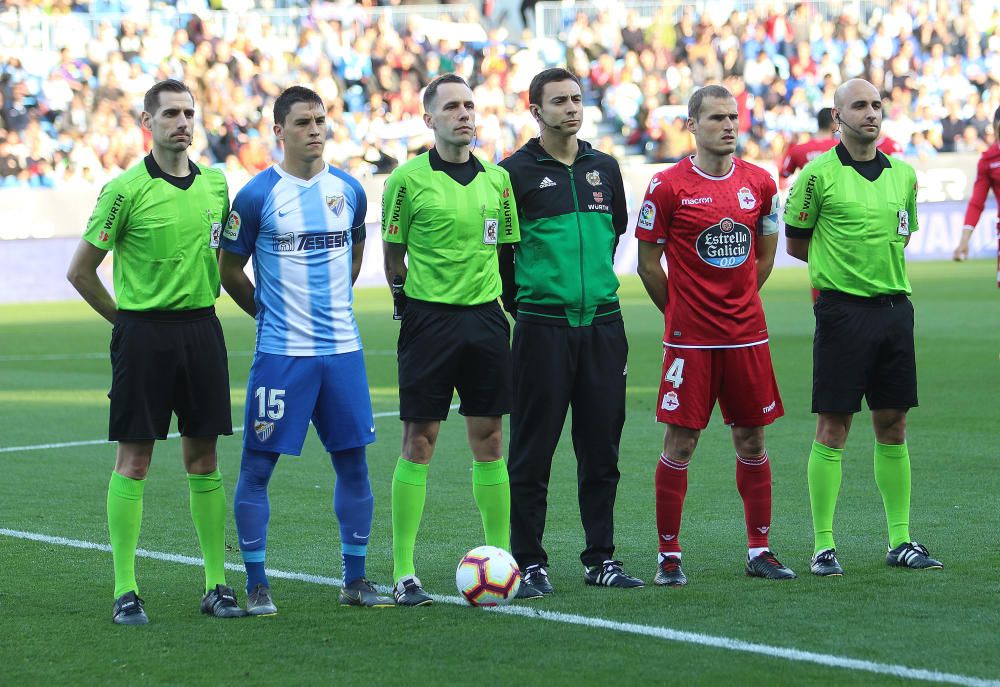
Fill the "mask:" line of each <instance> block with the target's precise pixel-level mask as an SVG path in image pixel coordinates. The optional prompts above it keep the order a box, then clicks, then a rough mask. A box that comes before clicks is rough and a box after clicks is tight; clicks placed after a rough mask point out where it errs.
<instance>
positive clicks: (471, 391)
mask: <svg viewBox="0 0 1000 687" xmlns="http://www.w3.org/2000/svg"><path fill="white" fill-rule="evenodd" d="M397 350H398V357H399V417H400V419H401V420H412V421H431V420H445V419H447V417H448V407H449V405H450V404H451V399H452V394H453V393H454V391H455V390H456V389H457V390H458V396H459V399H461V405H460V406H459V408H458V412H459V413H460V414H461V415H467V416H471V417H493V416H497V415H506V414H507V413H509V412H510V406H511V384H512V381H511V363H510V324H509V323H508V322H507V316H506V315H504V313H503V311H502V310H501V309H500V305H499V304H498V303H497V302H496V301H491V302H489V303H484V304H482V305H474V306H458V305H446V304H442V303H428V302H426V301H418V300H414V299H409V300H408V301H407V304H406V310H405V312H404V313H403V320H402V322H401V324H400V328H399V344H398V348H397Z"/></svg>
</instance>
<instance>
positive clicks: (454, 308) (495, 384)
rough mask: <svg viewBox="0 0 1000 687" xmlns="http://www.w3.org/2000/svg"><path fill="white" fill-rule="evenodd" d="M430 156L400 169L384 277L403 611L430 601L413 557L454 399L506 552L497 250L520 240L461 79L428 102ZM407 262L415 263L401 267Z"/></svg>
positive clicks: (505, 345) (396, 554)
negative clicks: (392, 326)
mask: <svg viewBox="0 0 1000 687" xmlns="http://www.w3.org/2000/svg"><path fill="white" fill-rule="evenodd" d="M423 105H424V123H425V124H426V125H427V127H428V128H429V129H431V131H433V132H434V147H433V148H431V149H430V150H429V151H428V152H426V153H423V154H422V155H418V156H417V157H415V158H413V159H412V160H410V161H408V162H407V163H406V164H404V165H402V166H400V167H398V168H397V169H396V170H395V171H394V172H393V173H392V175H391V176H390V177H389V179H388V181H387V182H386V185H385V191H384V193H383V195H382V198H383V200H382V240H383V242H384V247H385V276H386V279H387V280H388V281H389V284H390V286H392V288H393V290H394V293H396V294H397V307H400V306H402V299H403V298H405V308H403V312H402V322H401V324H400V329H399V343H398V358H399V417H400V419H401V420H402V421H403V447H402V455H401V456H400V458H399V461H398V462H397V463H396V469H395V472H394V473H393V477H392V555H393V567H394V571H393V577H394V579H395V580H396V584H395V588H394V593H395V597H396V603H397V604H398V605H400V606H423V605H426V604H429V603H431V597H430V595H428V594H427V593H426V592H425V591H424V589H423V587H422V586H421V583H420V579H419V578H418V577H417V576H416V568H415V564H414V559H413V552H414V548H415V546H416V539H417V530H418V529H419V527H420V520H421V517H422V516H423V510H424V499H425V496H426V493H427V476H428V466H429V464H430V461H431V457H432V456H433V455H434V447H435V444H436V443H437V438H438V432H439V431H440V429H441V422H442V421H443V420H445V419H446V418H447V417H448V408H449V404H450V403H451V398H452V394H453V393H454V391H455V390H456V389H457V390H458V395H459V398H460V399H461V405H460V406H459V409H458V412H459V414H461V415H464V416H465V425H466V432H467V435H468V440H469V448H470V450H471V452H472V458H473V460H472V493H473V496H474V498H475V501H476V506H477V507H478V508H479V512H480V515H481V516H482V520H483V530H484V532H485V535H486V536H485V538H486V543H487V544H489V545H491V546H497V547H500V548H502V549H504V550H509V548H510V480H509V478H508V475H507V466H506V464H505V463H504V459H503V448H502V446H503V436H502V427H501V419H502V417H503V415H505V414H507V413H509V412H510V406H511V360H510V343H509V342H510V325H509V324H508V323H507V316H506V315H504V313H503V310H501V308H500V305H499V303H498V302H497V297H498V296H500V291H501V284H500V272H499V263H498V260H497V248H498V247H499V246H500V245H501V244H509V243H516V242H517V241H518V240H519V238H520V233H519V230H518V222H517V209H516V207H515V204H514V195H513V192H512V191H511V184H510V177H509V176H508V175H507V172H506V171H505V170H504V169H502V168H501V167H498V166H496V165H493V164H490V163H488V162H483V161H481V160H479V159H478V158H477V157H476V156H475V155H473V154H472V152H471V148H472V142H473V140H474V139H475V135H476V111H475V105H474V104H473V100H472V90H471V89H470V88H469V85H468V84H467V83H466V82H465V80H464V79H462V78H461V77H460V76H457V75H455V74H444V75H442V76H439V77H437V78H436V79H434V80H433V81H432V82H431V83H430V85H428V86H427V89H426V90H425V91H424V96H423ZM404 257H405V258H406V259H407V262H404Z"/></svg>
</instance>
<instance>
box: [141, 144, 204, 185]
mask: <svg viewBox="0 0 1000 687" xmlns="http://www.w3.org/2000/svg"><path fill="white" fill-rule="evenodd" d="M143 162H145V163H146V173H147V174H149V176H150V178H152V179H163V180H164V181H165V182H167V183H168V184H170V185H171V186H176V187H177V188H179V189H180V190H182V191H186V190H187V189H189V188H191V184H193V183H194V178H195V176H197V175H198V174H201V169H199V168H198V165H196V164H195V163H194V162H193V161H192V160H191V158H188V170H189V171H190V172H191V173H190V174H188V175H187V176H183V177H175V176H174V175H173V174H167V173H166V172H164V171H163V170H162V169H160V166H159V165H158V164H156V159H155V158H154V157H153V154H152V153H150V154H149V155H147V156H146V157H145V159H144V160H143Z"/></svg>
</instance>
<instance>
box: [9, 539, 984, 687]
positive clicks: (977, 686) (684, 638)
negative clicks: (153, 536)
mask: <svg viewBox="0 0 1000 687" xmlns="http://www.w3.org/2000/svg"><path fill="white" fill-rule="evenodd" d="M0 535H3V536H7V537H13V538H15V539H26V540H29V541H37V542H42V543H45V544H56V545H58V546H72V547H74V548H78V549H91V550H95V551H102V552H104V553H110V552H111V547H110V546H108V545H107V544H97V543H95V542H89V541H81V540H79V539H67V538H65V537H53V536H50V535H47V534H38V533H36V532H22V531H20V530H10V529H5V528H0ZM136 555H137V556H139V557H142V558H151V559H153V560H158V561H165V562H168V563H183V564H185V565H195V566H201V565H202V560H201V559H200V558H195V557H193V556H182V555H179V554H175V553H164V552H162V551H148V550H146V549H138V550H137V551H136ZM226 569H227V570H233V571H236V572H242V571H243V566H241V565H238V564H236V563H226ZM267 575H268V576H269V577H274V578H277V579H285V580H298V581H300V582H310V583H312V584H321V585H325V586H328V587H339V586H340V585H341V584H342V582H343V581H342V580H340V579H338V578H336V577H324V576H322V575H309V574H307V573H299V572H288V571H284V570H274V569H271V568H268V569H267ZM388 589H389V588H388V587H385V586H384V585H379V590H380V591H382V592H386V591H388ZM431 598H433V599H434V601H436V602H438V603H446V604H453V605H456V606H467V605H468V604H467V603H466V602H465V600H464V599H462V598H461V597H458V596H443V595H439V594H431ZM484 610H487V611H489V612H491V613H500V614H503V615H512V616H519V617H522V618H532V619H535V620H546V621H549V622H555V623H562V624H565V625H580V626H584V627H590V628H596V629H601V630H610V631H612V632H624V633H627V634H633V635H640V636H643V637H651V638H653V639H662V640H664V641H668V642H679V643H682V644H695V645H697V646H705V647H709V648H712V649H723V650H726V651H740V652H743V653H748V654H757V655H760V656H767V657H770V658H779V659H783V660H786V661H796V662H799V663H815V664H817V665H821V666H826V667H829V668H842V669H845V670H854V671H858V672H864V673H873V674H875V675H889V676H892V677H898V678H902V679H904V680H918V681H921V682H939V683H945V684H950V685H962V686H963V687H1000V680H990V679H987V678H979V677H971V676H968V675H959V674H956V673H942V672H939V671H936V670H925V669H923V668H911V667H909V666H903V665H898V664H892V663H877V662H875V661H864V660H861V659H856V658H847V657H843V656H834V655H832V654H821V653H816V652H813V651H802V650H800V649H789V648H787V647H780V646H771V645H770V644H757V643H754V642H744V641H742V640H739V639H733V638H731V637H719V636H715V635H706V634H700V633H697V632H685V631H683V630H673V629H671V628H669V627H658V626H655V625H639V624H637V623H623V622H618V621H615V620H607V619H605V618H594V617H591V616H585V615H576V614H573V613H557V612H554V611H540V610H535V609H533V608H528V607H527V606H504V607H500V608H489V609H484Z"/></svg>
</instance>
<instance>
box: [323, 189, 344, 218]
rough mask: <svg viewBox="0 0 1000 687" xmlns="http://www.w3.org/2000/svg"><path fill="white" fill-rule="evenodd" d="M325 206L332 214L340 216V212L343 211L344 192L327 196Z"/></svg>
mask: <svg viewBox="0 0 1000 687" xmlns="http://www.w3.org/2000/svg"><path fill="white" fill-rule="evenodd" d="M326 206H327V207H328V208H330V211H331V212H332V213H333V214H335V215H336V216H337V217H340V213H342V212H343V211H344V194H343V193H334V194H333V195H332V196H327V197H326Z"/></svg>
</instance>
